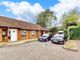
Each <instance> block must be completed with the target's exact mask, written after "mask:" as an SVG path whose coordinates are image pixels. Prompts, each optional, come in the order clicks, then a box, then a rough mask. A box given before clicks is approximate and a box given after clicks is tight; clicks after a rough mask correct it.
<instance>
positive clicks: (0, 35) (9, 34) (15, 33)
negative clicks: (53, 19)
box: [0, 16, 48, 42]
mask: <svg viewBox="0 0 80 60" xmlns="http://www.w3.org/2000/svg"><path fill="white" fill-rule="evenodd" d="M46 32H48V29H46V28H44V27H41V26H40V25H37V24H32V23H28V22H24V21H20V20H16V19H12V18H8V17H2V16H0V42H8V41H20V40H28V39H33V38H38V37H40V36H41V35H42V34H43V33H46Z"/></svg>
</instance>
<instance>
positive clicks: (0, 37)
mask: <svg viewBox="0 0 80 60" xmlns="http://www.w3.org/2000/svg"><path fill="white" fill-rule="evenodd" d="M0 42H2V29H1V28H0Z"/></svg>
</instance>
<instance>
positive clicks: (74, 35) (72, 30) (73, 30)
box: [68, 26, 80, 40]
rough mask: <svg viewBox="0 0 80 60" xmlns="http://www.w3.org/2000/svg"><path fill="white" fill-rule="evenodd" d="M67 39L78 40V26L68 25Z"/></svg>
mask: <svg viewBox="0 0 80 60" xmlns="http://www.w3.org/2000/svg"><path fill="white" fill-rule="evenodd" d="M68 39H69V40H80V27H79V26H70V27H68Z"/></svg>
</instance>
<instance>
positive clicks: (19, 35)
mask: <svg viewBox="0 0 80 60" xmlns="http://www.w3.org/2000/svg"><path fill="white" fill-rule="evenodd" d="M17 34H18V35H17V37H18V41H19V40H21V38H22V37H21V31H20V30H19V29H18V30H17Z"/></svg>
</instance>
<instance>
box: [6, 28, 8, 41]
mask: <svg viewBox="0 0 80 60" xmlns="http://www.w3.org/2000/svg"><path fill="white" fill-rule="evenodd" d="M8 40H9V27H8V29H7V36H6V42H8Z"/></svg>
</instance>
